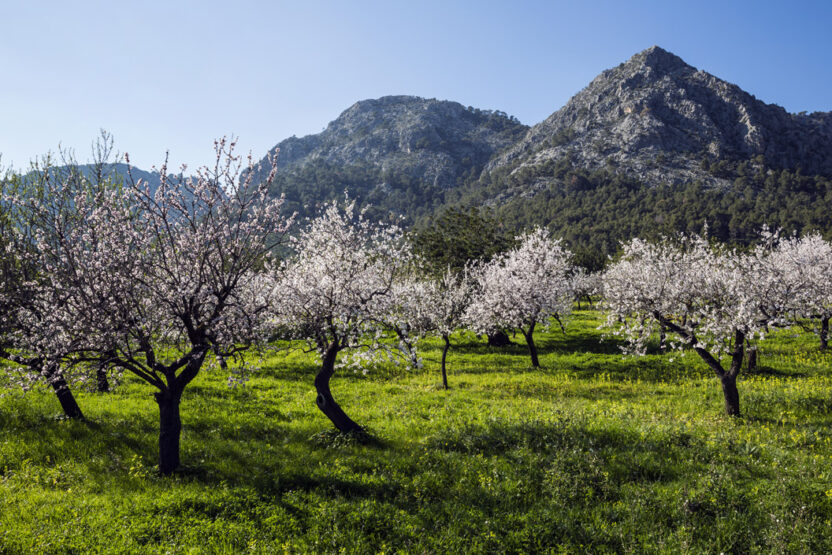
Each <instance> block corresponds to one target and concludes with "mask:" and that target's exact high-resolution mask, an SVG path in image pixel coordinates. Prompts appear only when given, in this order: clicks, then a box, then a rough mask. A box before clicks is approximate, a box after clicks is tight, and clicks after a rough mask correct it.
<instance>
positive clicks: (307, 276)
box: [272, 202, 410, 432]
mask: <svg viewBox="0 0 832 555" xmlns="http://www.w3.org/2000/svg"><path fill="white" fill-rule="evenodd" d="M293 249H294V251H295V256H294V257H292V258H290V259H289V260H286V261H285V262H284V263H283V264H281V265H280V266H279V267H277V268H275V269H274V274H273V275H274V287H273V295H274V302H273V303H272V306H273V308H272V310H273V318H274V324H275V325H276V326H279V327H282V328H284V329H290V330H292V333H293V334H294V336H295V337H298V338H302V339H305V340H306V341H308V343H309V344H310V346H311V348H312V349H313V350H315V351H316V352H317V353H318V355H320V357H321V368H320V371H319V372H318V373H317V375H316V376H315V389H316V390H317V393H318V395H317V398H316V403H317V405H318V408H319V409H320V410H321V412H323V413H324V414H325V415H326V416H327V417H328V418H329V419H330V420H331V421H332V423H333V424H334V425H335V427H336V428H337V429H338V430H340V431H341V432H360V431H362V428H361V426H359V425H358V424H357V423H355V421H353V420H352V419H351V418H350V417H349V416H347V414H346V413H345V412H344V410H343V409H342V408H341V407H340V405H338V403H337V402H336V401H335V399H334V397H333V396H332V391H331V390H330V386H329V384H330V380H331V379H332V376H333V375H334V374H335V369H336V363H337V362H338V360H337V359H338V355H339V353H341V352H342V351H345V350H349V351H351V353H352V355H353V356H354V357H357V358H356V359H355V360H356V361H357V363H361V362H365V361H366V360H365V359H363V358H362V357H365V356H366V357H369V356H371V355H372V354H373V353H375V352H379V351H386V352H389V353H393V352H394V351H398V346H397V345H395V344H390V343H389V342H385V341H384V333H385V331H386V330H388V329H389V328H388V325H387V322H386V320H388V318H386V315H387V314H388V313H389V311H390V310H392V306H393V305H395V302H394V293H393V288H394V283H395V282H396V281H397V279H398V278H399V277H400V276H402V275H403V274H404V273H405V272H406V271H407V267H408V265H409V259H410V255H409V249H408V247H407V245H406V243H405V242H404V240H403V239H402V236H401V233H400V231H399V230H398V228H395V227H392V226H390V227H382V226H375V225H372V224H371V223H370V222H368V221H367V220H366V219H364V217H363V214H355V203H354V202H351V203H348V204H347V205H346V207H345V208H344V209H343V210H341V209H339V208H338V206H337V205H336V204H335V203H332V204H330V205H329V206H328V207H327V208H326V210H325V211H324V213H323V214H322V215H321V216H320V217H318V218H317V219H315V220H313V221H312V222H311V224H310V225H309V227H308V228H307V229H306V230H304V231H303V232H301V233H300V234H299V236H298V237H297V238H296V239H294V241H293Z"/></svg>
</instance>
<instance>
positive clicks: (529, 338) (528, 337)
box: [523, 324, 540, 368]
mask: <svg viewBox="0 0 832 555" xmlns="http://www.w3.org/2000/svg"><path fill="white" fill-rule="evenodd" d="M523 335H524V336H525V337H526V343H527V344H528V345H529V355H531V357H532V366H533V367H534V368H540V361H539V360H538V359H537V347H535V345H534V324H532V325H531V326H530V327H529V331H528V333H527V332H526V331H525V330H523Z"/></svg>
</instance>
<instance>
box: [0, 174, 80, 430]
mask: <svg viewBox="0 0 832 555" xmlns="http://www.w3.org/2000/svg"><path fill="white" fill-rule="evenodd" d="M41 177H42V175H41ZM42 185H43V184H42V183H39V182H38V175H37V174H35V173H33V174H32V176H31V178H28V179H27V178H23V177H21V176H7V177H6V178H4V179H2V181H0V254H1V256H0V358H2V359H4V360H6V361H8V362H11V363H12V365H11V366H8V367H7V368H6V370H7V372H8V374H9V375H8V378H9V380H10V382H11V383H13V384H16V385H17V386H19V387H21V388H22V389H23V390H27V389H29V388H30V387H32V386H33V385H34V384H36V383H38V382H39V381H41V379H45V380H46V382H47V383H49V385H50V386H51V387H52V388H53V390H54V391H55V394H56V396H57V398H58V401H59V403H60V404H61V408H62V409H63V410H64V414H65V415H66V416H67V417H68V418H75V419H82V418H83V416H84V415H83V413H82V412H81V408H80V407H79V406H78V403H77V402H76V401H75V397H74V396H73V394H72V391H71V390H70V388H69V384H68V383H67V380H66V376H65V374H64V372H63V370H62V369H61V367H60V364H59V361H60V356H59V355H57V354H56V350H55V349H54V348H53V349H50V350H49V351H48V352H47V350H46V349H45V348H44V346H43V345H42V338H43V337H45V336H46V335H47V333H48V330H49V319H50V314H51V312H52V306H53V305H54V303H55V302H57V301H59V300H60V299H56V298H54V297H52V296H50V295H49V292H50V291H49V289H47V288H44V287H43V282H44V280H45V279H46V276H45V275H44V273H43V272H42V271H41V269H40V268H39V266H38V264H37V261H36V259H37V256H36V253H35V249H34V240H33V236H32V229H31V227H30V226H29V225H28V222H27V221H26V219H25V217H24V216H25V214H24V213H23V212H22V211H21V210H20V206H19V205H18V200H19V199H20V198H24V197H27V196H33V195H34V196H37V197H40V194H41V193H42V191H43V187H42ZM53 346H54V341H53Z"/></svg>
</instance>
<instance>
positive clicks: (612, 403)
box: [0, 311, 832, 553]
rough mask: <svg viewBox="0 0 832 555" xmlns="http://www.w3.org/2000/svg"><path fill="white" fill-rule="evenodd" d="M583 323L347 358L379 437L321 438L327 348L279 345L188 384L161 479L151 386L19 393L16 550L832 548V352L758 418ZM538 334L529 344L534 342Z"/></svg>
mask: <svg viewBox="0 0 832 555" xmlns="http://www.w3.org/2000/svg"><path fill="white" fill-rule="evenodd" d="M600 321H601V315H600V314H599V313H596V312H593V311H579V312H577V313H576V314H575V316H574V317H573V319H572V320H571V322H570V323H569V325H568V327H567V333H566V334H565V335H564V334H562V333H561V332H560V331H559V330H557V331H555V330H554V329H553V331H552V332H550V333H541V334H539V336H537V337H536V342H537V343H538V346H539V349H540V352H541V364H542V365H543V368H541V369H537V370H533V369H531V368H530V366H529V358H528V355H527V352H526V350H525V346H524V345H518V346H512V347H508V348H489V347H487V346H486V345H485V344H484V342H482V341H479V340H477V338H476V337H474V336H473V335H471V334H461V335H459V336H456V337H454V347H453V349H452V350H451V352H450V354H449V382H450V386H451V389H450V390H449V391H443V390H442V389H441V388H440V387H439V383H440V377H439V369H438V361H439V357H440V354H441V341H439V340H436V341H428V342H427V343H426V345H425V347H426V350H425V354H424V357H425V367H424V369H422V370H419V371H413V370H408V369H404V368H401V369H394V368H381V369H376V370H374V371H372V372H370V373H368V374H367V375H366V376H365V375H362V374H360V373H358V374H356V373H353V372H351V371H340V373H337V374H336V376H335V378H334V379H333V382H332V385H333V392H334V394H335V396H336V398H337V399H338V400H339V402H340V403H341V405H342V406H343V407H344V409H345V410H346V411H347V412H348V414H350V415H351V416H352V417H353V418H354V419H355V420H356V421H358V422H359V423H361V424H363V425H366V426H367V427H368V428H369V430H371V432H372V433H373V435H374V436H375V437H376V438H377V439H378V440H379V441H378V443H377V444H373V445H359V444H356V443H355V442H353V441H351V440H350V439H349V438H344V437H343V436H337V435H335V434H331V433H323V432H326V431H327V430H329V429H330V428H331V425H330V423H329V421H328V420H327V419H326V418H325V417H324V416H323V415H322V414H321V413H320V412H319V411H318V410H317V408H316V407H315V392H314V388H313V386H312V380H313V376H314V373H315V371H316V367H315V361H314V359H313V358H312V357H311V356H309V355H304V354H302V353H299V352H294V353H291V354H277V355H275V356H273V357H272V358H270V359H268V360H267V361H266V363H265V365H264V368H263V370H262V371H261V372H259V373H258V374H256V375H255V376H253V377H252V379H251V380H250V381H249V382H248V384H247V385H245V386H244V387H240V388H236V389H230V388H229V387H228V386H227V385H226V378H227V375H226V374H223V373H221V372H209V373H203V374H201V375H200V376H199V377H198V378H197V380H196V381H195V382H194V383H193V384H192V386H191V387H189V388H188V389H187V390H186V392H185V397H184V399H183V404H182V418H183V424H184V430H183V435H182V460H183V463H184V465H185V468H184V469H183V471H182V472H181V473H179V474H178V475H176V476H174V477H172V478H161V477H159V476H157V475H156V472H155V469H154V466H155V464H156V453H157V446H156V445H157V444H156V442H157V428H158V423H157V422H158V420H157V418H158V409H157V407H156V404H155V402H154V401H153V399H152V397H151V391H150V388H149V387H148V386H146V385H145V384H143V383H139V382H138V381H135V380H131V379H128V378H125V380H124V383H123V384H122V385H121V386H120V387H119V388H117V389H116V391H115V392H114V393H110V394H97V393H88V392H80V391H78V392H76V395H77V397H78V401H79V404H80V405H81V407H82V409H83V410H84V412H85V414H86V416H87V419H88V422H74V421H67V420H63V419H61V418H59V417H58V414H59V410H60V409H59V406H58V404H57V401H56V400H55V398H54V395H53V394H51V393H50V392H48V391H46V390H45V389H44V390H39V391H33V392H29V393H26V394H23V393H19V392H14V391H10V392H8V393H7V394H6V395H5V396H4V397H2V398H0V552H3V553H6V552H8V553H17V552H30V551H31V552H38V553H67V552H74V553H88V552H136V553H141V552H149V553H202V552H238V551H251V552H263V553H272V552H308V551H316V552H317V551H324V552H339V551H341V552H348V553H352V552H367V553H377V552H385V553H392V552H448V551H450V552H502V551H509V552H518V551H526V552H537V551H555V552H559V551H563V552H578V553H580V552H587V551H590V552H627V551H632V552H678V551H690V552H714V553H719V552H726V553H727V552H738V553H746V552H758V551H761V552H777V553H781V552H813V553H819V552H832V354H821V353H819V352H818V351H817V341H816V339H815V338H813V337H812V336H810V335H806V334H800V333H798V332H797V331H795V330H783V331H780V332H778V333H777V334H775V335H773V336H772V337H771V338H770V339H769V340H767V341H766V342H765V343H764V344H763V345H762V347H761V359H760V367H759V369H758V371H757V372H756V373H755V374H754V375H749V374H745V375H741V377H740V382H739V389H740V402H741V407H742V410H743V414H744V416H743V418H740V419H731V418H729V417H726V416H723V405H722V393H721V389H720V386H719V382H718V380H717V379H716V378H715V377H714V376H713V375H712V374H711V373H710V372H709V371H708V370H707V369H706V367H705V365H704V363H702V362H700V361H699V359H698V358H697V357H696V356H695V355H694V354H692V353H684V354H679V353H676V354H670V355H658V354H656V355H648V356H645V357H641V358H626V357H623V356H621V355H620V354H619V353H618V347H617V345H616V344H615V343H614V342H612V341H609V340H607V341H603V340H602V335H601V332H599V331H598V330H597V329H596V328H597V326H598V325H599V324H600ZM517 341H522V338H521V337H520V336H518V337H517Z"/></svg>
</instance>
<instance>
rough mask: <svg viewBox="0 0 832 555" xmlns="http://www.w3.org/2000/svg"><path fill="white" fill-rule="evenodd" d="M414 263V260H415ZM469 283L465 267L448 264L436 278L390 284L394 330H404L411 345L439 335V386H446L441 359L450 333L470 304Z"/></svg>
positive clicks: (446, 349) (461, 324) (446, 351)
mask: <svg viewBox="0 0 832 555" xmlns="http://www.w3.org/2000/svg"><path fill="white" fill-rule="evenodd" d="M417 264H418V263H417ZM472 285H473V284H472V282H471V278H470V275H469V272H468V269H467V268H463V269H462V270H461V271H458V272H454V271H453V270H452V269H451V268H450V266H449V267H448V268H447V269H446V271H445V273H444V274H442V275H440V276H439V277H438V278H437V277H428V278H425V277H418V276H407V277H406V278H404V279H403V280H401V281H400V282H398V283H396V284H394V292H395V294H394V298H395V308H394V311H393V312H392V317H393V319H394V323H393V327H394V328H395V329H402V328H406V329H407V337H406V339H403V341H405V340H406V341H407V342H408V345H409V346H412V345H413V344H414V343H415V342H416V340H417V339H419V338H422V337H424V336H426V335H428V334H431V333H437V334H439V335H440V336H441V337H442V340H443V341H444V346H443V348H442V366H441V369H442V386H443V387H444V388H445V389H448V374H447V371H446V365H445V361H446V359H447V355H448V350H449V349H450V347H451V334H452V333H453V332H454V331H456V330H457V329H459V328H461V327H463V325H464V322H463V315H464V314H465V310H466V309H467V308H468V305H469V304H470V303H471V295H472V291H473V289H472Z"/></svg>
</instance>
